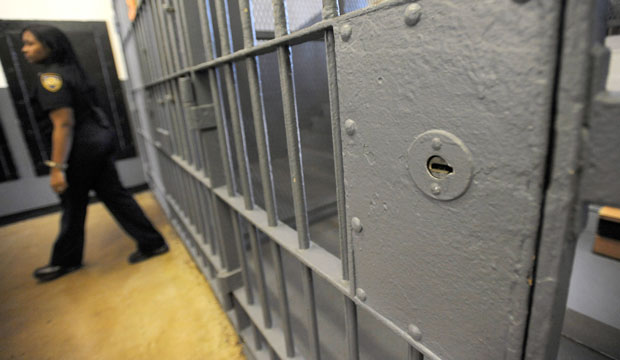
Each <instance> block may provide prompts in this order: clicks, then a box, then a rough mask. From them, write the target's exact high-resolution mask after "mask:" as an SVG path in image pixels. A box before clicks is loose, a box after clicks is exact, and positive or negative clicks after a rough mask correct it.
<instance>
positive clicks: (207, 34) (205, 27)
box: [196, 0, 216, 61]
mask: <svg viewBox="0 0 620 360" xmlns="http://www.w3.org/2000/svg"><path fill="white" fill-rule="evenodd" d="M196 1H197V2H198V10H199V11H200V14H199V19H200V31H201V33H202V46H203V48H204V51H205V57H206V59H207V61H212V60H213V59H214V58H215V53H216V52H215V43H214V41H212V38H213V34H214V32H213V22H212V21H209V19H208V16H210V14H211V9H210V8H209V6H208V4H207V3H208V1H206V0H196Z"/></svg>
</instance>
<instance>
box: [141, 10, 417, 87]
mask: <svg viewBox="0 0 620 360" xmlns="http://www.w3.org/2000/svg"><path fill="white" fill-rule="evenodd" d="M409 2H411V0H388V1H385V2H382V3H380V4H378V5H375V6H370V7H366V8H364V9H360V10H356V11H353V12H350V13H348V14H345V15H342V16H338V17H337V18H335V19H329V20H323V21H319V22H318V23H316V24H314V25H312V26H309V27H306V28H303V29H301V30H298V31H295V32H293V33H291V34H287V35H284V36H280V37H277V38H275V39H273V40H268V41H265V42H263V43H261V44H258V45H256V46H254V47H252V48H251V49H243V50H239V51H235V52H234V53H233V54H229V55H226V56H220V57H219V58H217V59H208V60H207V61H205V62H204V63H201V64H197V65H195V66H193V67H191V68H188V69H183V70H180V71H178V72H176V73H172V74H168V75H166V76H165V77H163V78H161V79H159V80H156V81H154V82H151V83H148V84H146V85H145V87H151V86H154V85H156V84H157V83H161V82H164V81H167V80H170V79H173V78H177V77H179V76H182V75H185V74H187V73H189V72H190V71H196V72H199V71H202V70H206V69H210V68H214V67H217V66H220V65H222V64H225V63H229V62H233V61H237V60H242V59H244V58H246V57H248V56H258V55H262V54H267V53H270V52H273V51H274V50H275V49H277V48H278V47H280V46H284V45H296V44H301V43H303V42H306V41H309V40H316V39H320V38H322V37H323V34H324V32H325V31H326V30H327V29H329V28H332V27H334V26H336V25H337V24H339V23H341V22H343V21H346V20H348V19H352V18H355V17H359V16H363V15H366V14H368V13H371V12H375V11H379V10H382V9H385V8H389V7H394V6H399V5H402V4H405V3H409ZM207 12H208V11H207Z"/></svg>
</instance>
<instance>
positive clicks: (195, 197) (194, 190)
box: [188, 176, 206, 238]
mask: <svg viewBox="0 0 620 360" xmlns="http://www.w3.org/2000/svg"><path fill="white" fill-rule="evenodd" d="M188 179H189V180H190V183H191V188H190V192H191V194H192V199H191V201H192V205H193V206H194V211H195V214H196V218H195V219H194V226H195V227H196V231H198V232H199V233H200V235H202V236H203V238H204V236H205V234H204V231H202V230H200V229H201V228H202V219H204V218H205V216H206V214H203V212H202V207H201V206H200V201H201V199H200V192H199V191H198V180H196V178H194V177H192V176H188Z"/></svg>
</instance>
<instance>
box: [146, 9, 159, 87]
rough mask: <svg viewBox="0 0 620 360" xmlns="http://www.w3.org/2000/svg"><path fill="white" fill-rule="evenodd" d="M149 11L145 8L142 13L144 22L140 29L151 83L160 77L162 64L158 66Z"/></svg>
mask: <svg viewBox="0 0 620 360" xmlns="http://www.w3.org/2000/svg"><path fill="white" fill-rule="evenodd" d="M150 11H151V9H150V8H149V9H147V8H146V7H145V8H144V10H143V11H142V13H143V16H142V20H143V21H144V22H143V24H144V27H143V28H142V38H143V39H144V44H145V47H146V51H147V53H146V56H147V57H148V60H149V63H150V65H151V81H154V80H156V79H157V78H158V77H160V76H161V68H162V66H163V65H162V64H159V60H160V59H159V55H158V54H157V53H156V51H154V50H156V48H157V47H158V46H157V45H158V44H157V43H156V42H155V41H154V40H153V36H154V34H153V33H154V31H155V29H154V27H153V21H152V20H153V19H152V17H151V15H150Z"/></svg>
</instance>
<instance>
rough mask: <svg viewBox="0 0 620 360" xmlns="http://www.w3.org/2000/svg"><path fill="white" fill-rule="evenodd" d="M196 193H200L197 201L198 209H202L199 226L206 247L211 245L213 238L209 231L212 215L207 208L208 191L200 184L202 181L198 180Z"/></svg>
mask: <svg viewBox="0 0 620 360" xmlns="http://www.w3.org/2000/svg"><path fill="white" fill-rule="evenodd" d="M196 191H197V192H198V198H197V199H196V200H197V202H198V208H199V209H200V214H201V215H200V218H199V219H198V226H199V227H200V234H201V235H202V241H203V244H205V245H210V244H211V241H213V238H212V237H211V232H210V231H209V229H210V228H211V224H210V223H209V222H210V219H211V214H210V213H209V209H208V208H207V206H208V204H207V195H206V191H208V189H207V188H206V187H205V186H203V185H202V183H200V181H198V180H196Z"/></svg>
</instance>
